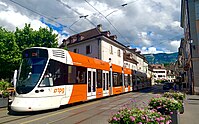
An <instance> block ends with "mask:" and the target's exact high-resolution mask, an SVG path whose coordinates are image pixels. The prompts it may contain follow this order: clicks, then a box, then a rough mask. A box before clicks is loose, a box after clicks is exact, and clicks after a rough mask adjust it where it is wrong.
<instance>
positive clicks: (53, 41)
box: [0, 24, 58, 81]
mask: <svg viewBox="0 0 199 124" xmlns="http://www.w3.org/2000/svg"><path fill="white" fill-rule="evenodd" d="M57 36H58V35H57V34H54V33H53V30H52V29H49V28H41V27H40V28H39V30H38V31H35V30H33V28H31V25H30V24H25V27H24V28H23V29H19V28H16V31H15V32H10V31H7V30H5V29H4V28H2V27H0V79H9V81H10V80H11V79H12V76H13V72H14V70H15V69H18V68H19V63H20V61H21V53H22V51H23V50H25V49H26V48H30V47H57V46H58V39H57Z"/></svg>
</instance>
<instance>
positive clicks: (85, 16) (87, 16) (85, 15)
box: [79, 15, 88, 18]
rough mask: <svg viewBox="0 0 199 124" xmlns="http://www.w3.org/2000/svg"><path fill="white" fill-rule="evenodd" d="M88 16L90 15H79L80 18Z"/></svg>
mask: <svg viewBox="0 0 199 124" xmlns="http://www.w3.org/2000/svg"><path fill="white" fill-rule="evenodd" d="M86 17H88V15H84V16H83V15H81V16H79V18H86Z"/></svg>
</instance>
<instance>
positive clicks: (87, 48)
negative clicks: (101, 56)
mask: <svg viewBox="0 0 199 124" xmlns="http://www.w3.org/2000/svg"><path fill="white" fill-rule="evenodd" d="M90 53H91V45H88V46H86V54H90Z"/></svg>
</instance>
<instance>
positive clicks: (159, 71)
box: [151, 64, 167, 82]
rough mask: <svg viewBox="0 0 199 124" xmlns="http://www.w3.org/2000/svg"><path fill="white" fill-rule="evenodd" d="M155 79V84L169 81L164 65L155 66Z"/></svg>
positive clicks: (153, 66)
mask: <svg viewBox="0 0 199 124" xmlns="http://www.w3.org/2000/svg"><path fill="white" fill-rule="evenodd" d="M151 66H152V68H153V78H154V82H159V81H163V80H167V70H166V68H165V67H164V65H163V64H153V65H151Z"/></svg>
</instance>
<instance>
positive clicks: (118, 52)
mask: <svg viewBox="0 0 199 124" xmlns="http://www.w3.org/2000/svg"><path fill="white" fill-rule="evenodd" d="M117 55H118V56H119V57H120V56H121V54H120V49H118V50H117Z"/></svg>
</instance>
